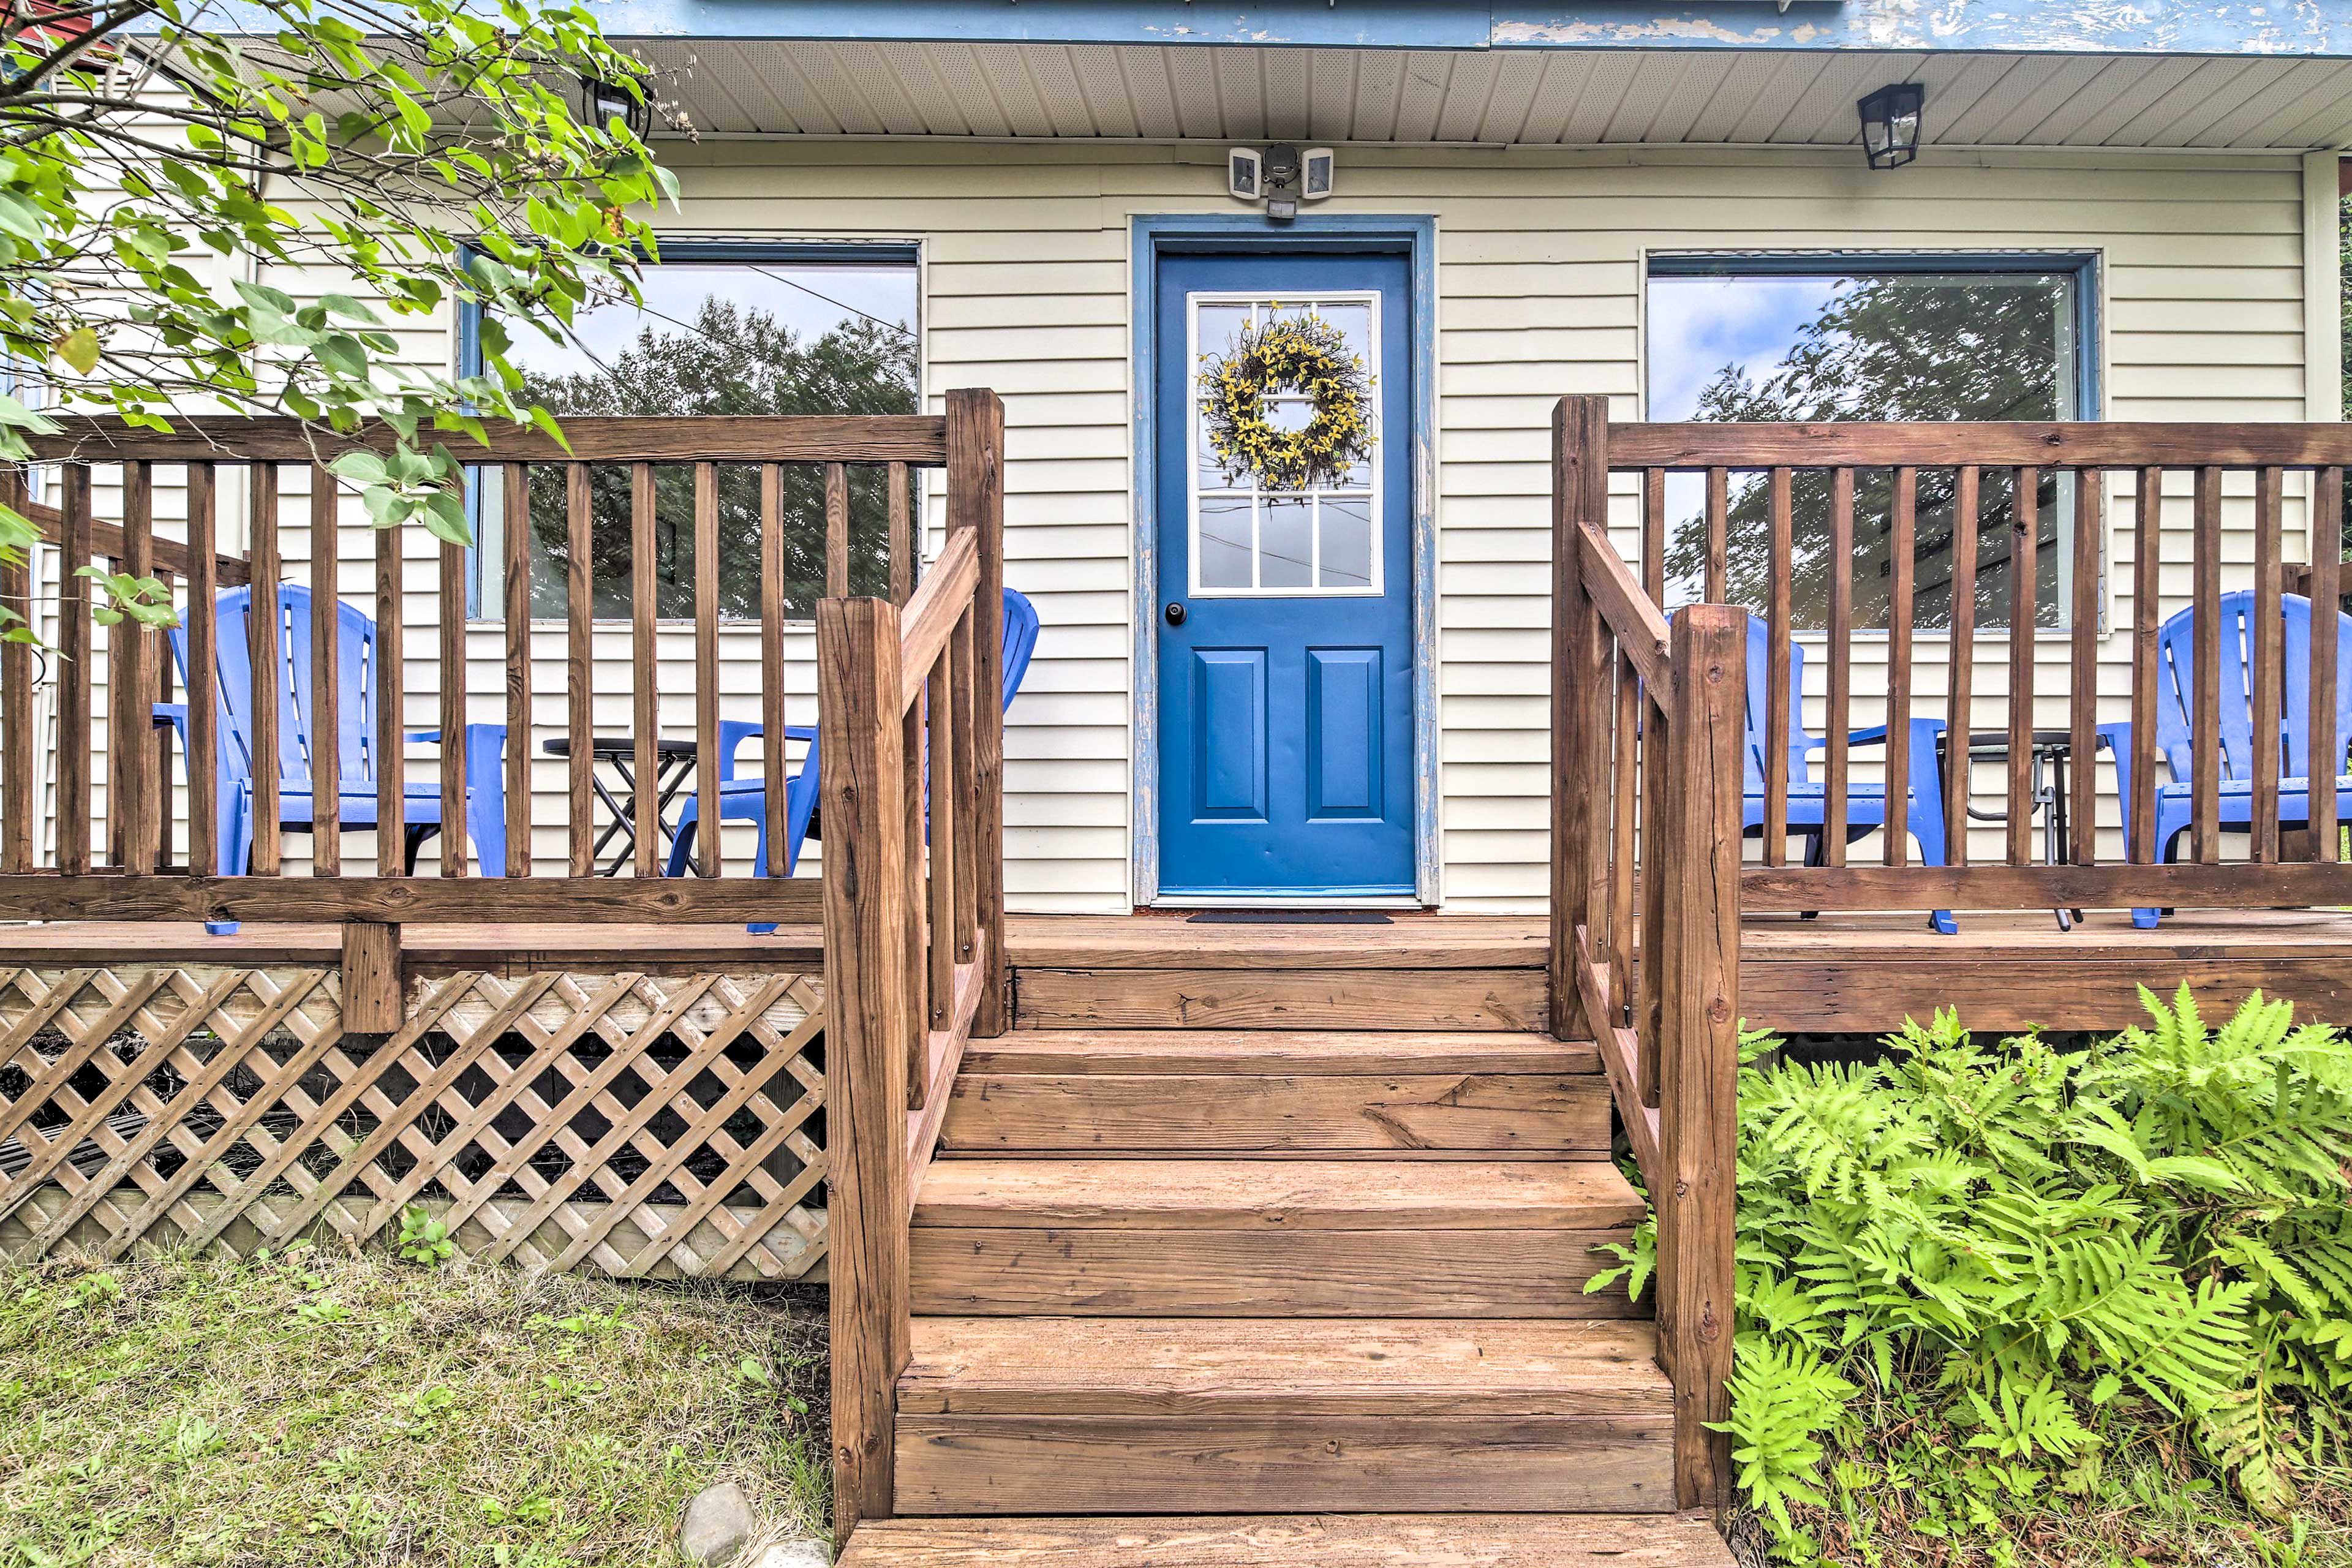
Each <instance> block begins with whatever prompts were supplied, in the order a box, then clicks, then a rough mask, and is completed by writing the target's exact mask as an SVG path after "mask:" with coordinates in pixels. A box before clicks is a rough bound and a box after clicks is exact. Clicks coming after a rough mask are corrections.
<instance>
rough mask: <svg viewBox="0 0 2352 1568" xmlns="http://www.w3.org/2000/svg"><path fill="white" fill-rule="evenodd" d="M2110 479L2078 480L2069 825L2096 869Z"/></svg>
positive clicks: (2081, 860) (2077, 858) (2088, 471)
mask: <svg viewBox="0 0 2352 1568" xmlns="http://www.w3.org/2000/svg"><path fill="white" fill-rule="evenodd" d="M2106 493H2107V492H2106V476H2105V474H2104V473H2102V472H2101V471H2100V470H2099V469H2097V468H2084V469H2082V470H2081V471H2080V472H2078V473H2076V474H2075V476H2074V628H2073V634H2074V679H2072V680H2071V681H2069V682H2068V685H2069V688H2070V692H2069V695H2070V696H2071V697H2072V699H2073V703H2074V705H2073V708H2072V710H2071V717H2072V719H2073V721H2074V722H2073V724H2072V726H2071V728H2070V731H2069V734H2068V742H2067V774H2066V786H2067V795H2068V798H2067V802H2066V823H2067V832H2068V835H2069V838H2070V842H2069V843H2068V845H2067V848H2068V850H2069V851H2070V852H2071V858H2072V860H2073V862H2074V864H2075V865H2077V866H2095V865H2097V864H2098V860H2099V855H2098V849H2099V827H2098V824H2099V816H2098V812H2099V795H2098V789H2097V787H2096V786H2097V784H2098V780H2099V753H2098V750H2097V747H2098V725H2099V541H2100V536H2101V535H2102V534H2103V533H2104V532H2105V531H2106V526H2107V505H2106Z"/></svg>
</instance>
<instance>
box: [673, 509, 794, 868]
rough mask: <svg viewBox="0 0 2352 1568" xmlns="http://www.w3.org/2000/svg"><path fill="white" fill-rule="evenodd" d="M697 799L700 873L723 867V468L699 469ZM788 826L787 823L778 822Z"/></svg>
mask: <svg viewBox="0 0 2352 1568" xmlns="http://www.w3.org/2000/svg"><path fill="white" fill-rule="evenodd" d="M694 754H695V757H696V762H695V767H694V797H695V812H696V815H697V816H698V817H699V818H700V822H699V824H698V827H697V829H696V834H695V839H696V842H695V848H696V850H697V854H696V856H695V870H696V871H697V873H698V874H699V875H701V876H705V877H716V876H717V875H719V771H720V768H721V767H722V766H723V764H724V763H725V759H724V758H722V757H720V756H719V465H718V464H716V463H697V464H695V465H694ZM776 826H778V827H781V826H782V821H781V820H779V821H778V822H777V823H776Z"/></svg>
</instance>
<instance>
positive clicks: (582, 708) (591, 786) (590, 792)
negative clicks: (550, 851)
mask: <svg viewBox="0 0 2352 1568" xmlns="http://www.w3.org/2000/svg"><path fill="white" fill-rule="evenodd" d="M594 515H595V508H594V497H593V493H592V492H591V491H590V489H589V486H588V465H587V464H585V463H566V464H564V465H563V689H564V699H565V716H564V723H565V726H566V738H565V752H566V757H565V772H564V785H565V794H566V795H568V796H569V797H570V800H569V805H568V806H567V808H566V812H567V815H566V817H565V823H564V826H565V827H566V828H567V829H568V830H569V832H570V834H571V838H572V856H571V868H572V875H573V876H575V877H593V876H594V875H595V874H596V849H595V844H596V812H595V804H594V802H595V769H596V755H595V751H594V734H595V723H596V708H595V702H596V678H595V668H596V647H595V637H596V596H595V595H596V584H595V563H594V561H593V559H592V552H593V550H594V548H595V542H594V540H593V538H592V531H593V521H594Z"/></svg>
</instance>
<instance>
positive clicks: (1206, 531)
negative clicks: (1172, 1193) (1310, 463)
mask: <svg viewBox="0 0 2352 1568" xmlns="http://www.w3.org/2000/svg"><path fill="white" fill-rule="evenodd" d="M1188 304H1189V307H1190V309H1191V310H1192V353H1193V363H1192V391H1191V394H1190V396H1191V426H1190V427H1191V429H1192V496H1191V504H1192V519H1193V538H1192V586H1191V591H1192V593H1194V594H1280V595H1318V594H1376V593H1379V592H1380V591H1381V580H1380V559H1381V549H1380V543H1381V487H1380V482H1379V473H1378V470H1379V468H1380V464H1379V462H1378V460H1377V458H1378V455H1379V439H1380V437H1379V429H1378V425H1379V420H1378V413H1379V401H1380V395H1381V389H1380V385H1379V382H1378V379H1377V377H1373V378H1370V387H1369V388H1368V391H1367V402H1368V403H1369V405H1370V409H1369V410H1368V412H1369V413H1370V415H1371V416H1372V423H1373V426H1374V433H1373V448H1372V453H1371V455H1370V457H1369V458H1366V459H1365V460H1363V461H1360V462H1357V463H1355V464H1353V465H1352V466H1351V467H1350V468H1349V469H1348V470H1347V471H1346V472H1344V473H1341V474H1339V475H1337V476H1335V478H1334V480H1333V482H1332V483H1330V484H1328V485H1322V486H1316V487H1310V488H1308V489H1290V490H1269V489H1265V487H1264V486H1262V485H1260V484H1259V483H1258V482H1257V479H1256V477H1255V475H1254V474H1253V473H1251V472H1250V471H1249V470H1248V469H1246V468H1241V469H1228V468H1226V466H1225V465H1224V464H1223V462H1222V461H1221V460H1220V459H1219V458H1218V457H1217V456H1216V453H1215V451H1214V448H1213V444H1212V442H1211V439H1210V436H1209V418H1208V408H1207V400H1206V399H1205V398H1203V397H1202V392H1201V386H1200V381H1199V378H1200V373H1201V371H1202V368H1203V367H1204V366H1205V365H1206V364H1207V363H1209V362H1211V361H1213V360H1215V359H1219V358H1222V357H1223V355H1225V354H1227V353H1231V352H1233V350H1234V347H1235V346H1236V345H1237V343H1238V341H1239V339H1240V336H1241V334H1242V332H1243V331H1244V329H1246V328H1249V327H1252V326H1263V325H1264V324H1265V323H1266V322H1268V321H1281V320H1297V319H1300V318H1304V317H1307V316H1309V315H1312V316H1315V317H1318V318H1320V319H1321V320H1323V321H1327V322H1329V323H1330V324H1331V325H1333V326H1335V327H1337V328H1339V331H1340V333H1341V335H1342V337H1343V339H1344V340H1345V342H1347V344H1348V347H1349V351H1350V352H1351V353H1354V354H1355V355H1356V356H1357V357H1359V358H1360V359H1361V360H1362V362H1363V363H1364V364H1365V365H1366V366H1367V367H1370V365H1372V364H1373V363H1376V361H1375V355H1374V353H1373V348H1374V345H1375V344H1376V342H1378V339H1379V335H1380V321H1379V302H1378V299H1377V297H1376V296H1372V295H1361V294H1359V295H1338V296H1333V297H1330V298H1324V297H1319V296H1318V297H1315V298H1301V297H1299V296H1296V295H1291V296H1286V297H1283V298H1281V299H1278V300H1277V299H1275V298H1272V297H1267V298H1240V297H1235V296H1228V295H1201V294H1196V295H1192V296H1191V297H1190V299H1189V301H1188ZM1262 406H1263V408H1264V410H1265V422H1266V424H1267V425H1268V426H1270V427H1271V428H1273V429H1274V430H1276V431H1277V432H1289V431H1296V430H1301V429H1304V428H1306V427H1307V424H1308V423H1309V422H1310V421H1311V420H1312V419H1313V417H1314V414H1315V405H1314V403H1313V401H1312V400H1311V399H1310V398H1308V397H1306V396H1303V395H1298V394H1297V393H1293V392H1287V391H1284V390H1280V389H1276V390H1275V391H1273V392H1271V393H1269V394H1268V395H1266V396H1265V399H1264V402H1263V405H1262Z"/></svg>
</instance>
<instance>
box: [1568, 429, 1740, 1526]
mask: <svg viewBox="0 0 2352 1568" xmlns="http://www.w3.org/2000/svg"><path fill="white" fill-rule="evenodd" d="M1553 431H1554V454H1553V483H1554V508H1553V530H1554V532H1553V542H1552V547H1553V573H1554V584H1555V595H1556V597H1555V601H1554V606H1553V650H1552V667H1553V673H1552V700H1553V712H1554V715H1555V718H1554V731H1553V737H1552V746H1553V769H1552V784H1551V795H1552V822H1553V845H1552V854H1551V889H1550V892H1551V976H1552V1013H1553V1028H1554V1031H1555V1032H1556V1033H1558V1034H1559V1035H1561V1036H1563V1037H1575V1036H1582V1037H1589V1038H1591V1040H1593V1041H1594V1042H1595V1044H1596V1045H1597V1046H1598V1047H1599V1048H1600V1052H1601V1061H1602V1064H1603V1066H1604V1068H1606V1070H1607V1073H1608V1078H1609V1084H1610V1090H1611V1094H1612V1098H1613V1099H1614V1100H1615V1101H1616V1105H1617V1110H1618V1113H1619V1118H1620V1120H1621V1121H1622V1122H1623V1124H1624V1126H1625V1129H1626V1131H1627V1134H1628V1139H1629V1142H1631V1144H1632V1146H1633V1154H1634V1159H1635V1162H1636V1163H1637V1164H1638V1165H1639V1166H1640V1168H1641V1171H1642V1174H1643V1180H1644V1182H1645V1184H1647V1185H1648V1187H1649V1190H1650V1197H1651V1203H1652V1205H1653V1207H1654V1212H1655V1214H1656V1216H1657V1226H1658V1274H1657V1279H1656V1291H1657V1296H1656V1301H1657V1319H1658V1341H1659V1358H1660V1360H1661V1362H1662V1363H1664V1365H1665V1367H1666V1369H1667V1372H1668V1374H1669V1376H1670V1377H1671V1378H1672V1380H1673V1383H1674V1391H1675V1501H1676V1504H1677V1506H1680V1507H1685V1508H1691V1507H1705V1508H1710V1509H1713V1510H1717V1514H1718V1516H1719V1515H1720V1514H1721V1512H1722V1511H1723V1510H1725V1509H1726V1508H1727V1505H1728V1502H1729V1494H1730V1473H1731V1471H1730V1452H1729V1446H1728V1443H1727V1439H1726V1438H1725V1436H1724V1435H1723V1434H1722V1433H1720V1432H1717V1431H1714V1430H1711V1427H1712V1426H1714V1425H1715V1424H1718V1423H1720V1422H1721V1421H1722V1420H1723V1419H1724V1418H1725V1417H1726V1415H1727V1414H1728V1412H1729V1393H1728V1385H1729V1380H1730V1375H1731V1352H1732V1258H1733V1245H1734V1234H1733V1204H1734V1200H1735V1195H1736V1194H1735V1192H1734V1184H1735V1173H1736V1170H1737V1145H1736V1140H1737V1134H1738V1126H1737V1121H1736V1107H1735V1104H1734V1100H1735V1096H1736V1093H1737V1086H1738V1017H1739V1004H1738V971H1739V952H1738V939H1739V931H1738V928H1739V911H1740V895H1741V881H1740V868H1739V858H1740V852H1739V847H1740V822H1741V816H1740V814H1741V795H1742V776H1743V768H1744V755H1743V753H1744V748H1745V737H1744V725H1745V718H1746V692H1747V656H1748V631H1747V620H1748V617H1747V615H1746V613H1745V612H1744V611H1740V610H1737V609H1733V608H1730V607H1727V606H1724V605H1694V606H1690V607H1687V608H1685V609H1684V610H1683V611H1681V612H1680V613H1679V614H1677V615H1676V616H1675V617H1674V619H1673V621H1672V622H1671V623H1669V622H1667V621H1666V619H1665V618H1664V616H1663V615H1662V614H1661V613H1660V611H1659V609H1658V607H1657V606H1656V605H1654V604H1653V603H1652V602H1651V600H1650V598H1649V596H1648V595H1646V594H1644V593H1643V591H1642V589H1641V586H1640V585H1639V584H1638V583H1637V582H1636V581H1635V580H1634V578H1633V574H1632V572H1631V570H1630V569H1629V568H1628V567H1627V566H1626V565H1625V563H1624V562H1623V561H1622V560H1621V559H1620V558H1619V557H1618V555H1617V553H1616V552H1615V550H1614V549H1613V548H1612V546H1611V545H1610V543H1609V540H1608V534H1607V531H1606V530H1607V524H1608V518H1607V508H1608V475H1609V470H1610V468H1611V465H1612V462H1613V461H1614V459H1615V453H1614V451H1613V442H1614V437H1615V431H1614V430H1613V429H1612V427H1611V426H1610V425H1609V422H1608V409H1607V404H1606V402H1605V400H1603V399H1600V398H1565V399H1562V400H1561V403H1560V405H1559V412H1558V414H1557V415H1556V416H1555V418H1554V422H1553ZM1711 492H1712V493H1716V494H1718V495H1719V487H1711ZM1637 792H1638V800H1637V798H1636V794H1637ZM1637 863H1638V866H1639V876H1638V879H1637V877H1636V875H1635V868H1636V864H1637ZM1637 888H1638V889H1639V893H1640V898H1641V903H1642V908H1641V910H1640V911H1639V915H1638V919H1637V916H1636V911H1635V910H1634V909H1633V898H1634V894H1635V891H1636V889H1637Z"/></svg>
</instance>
